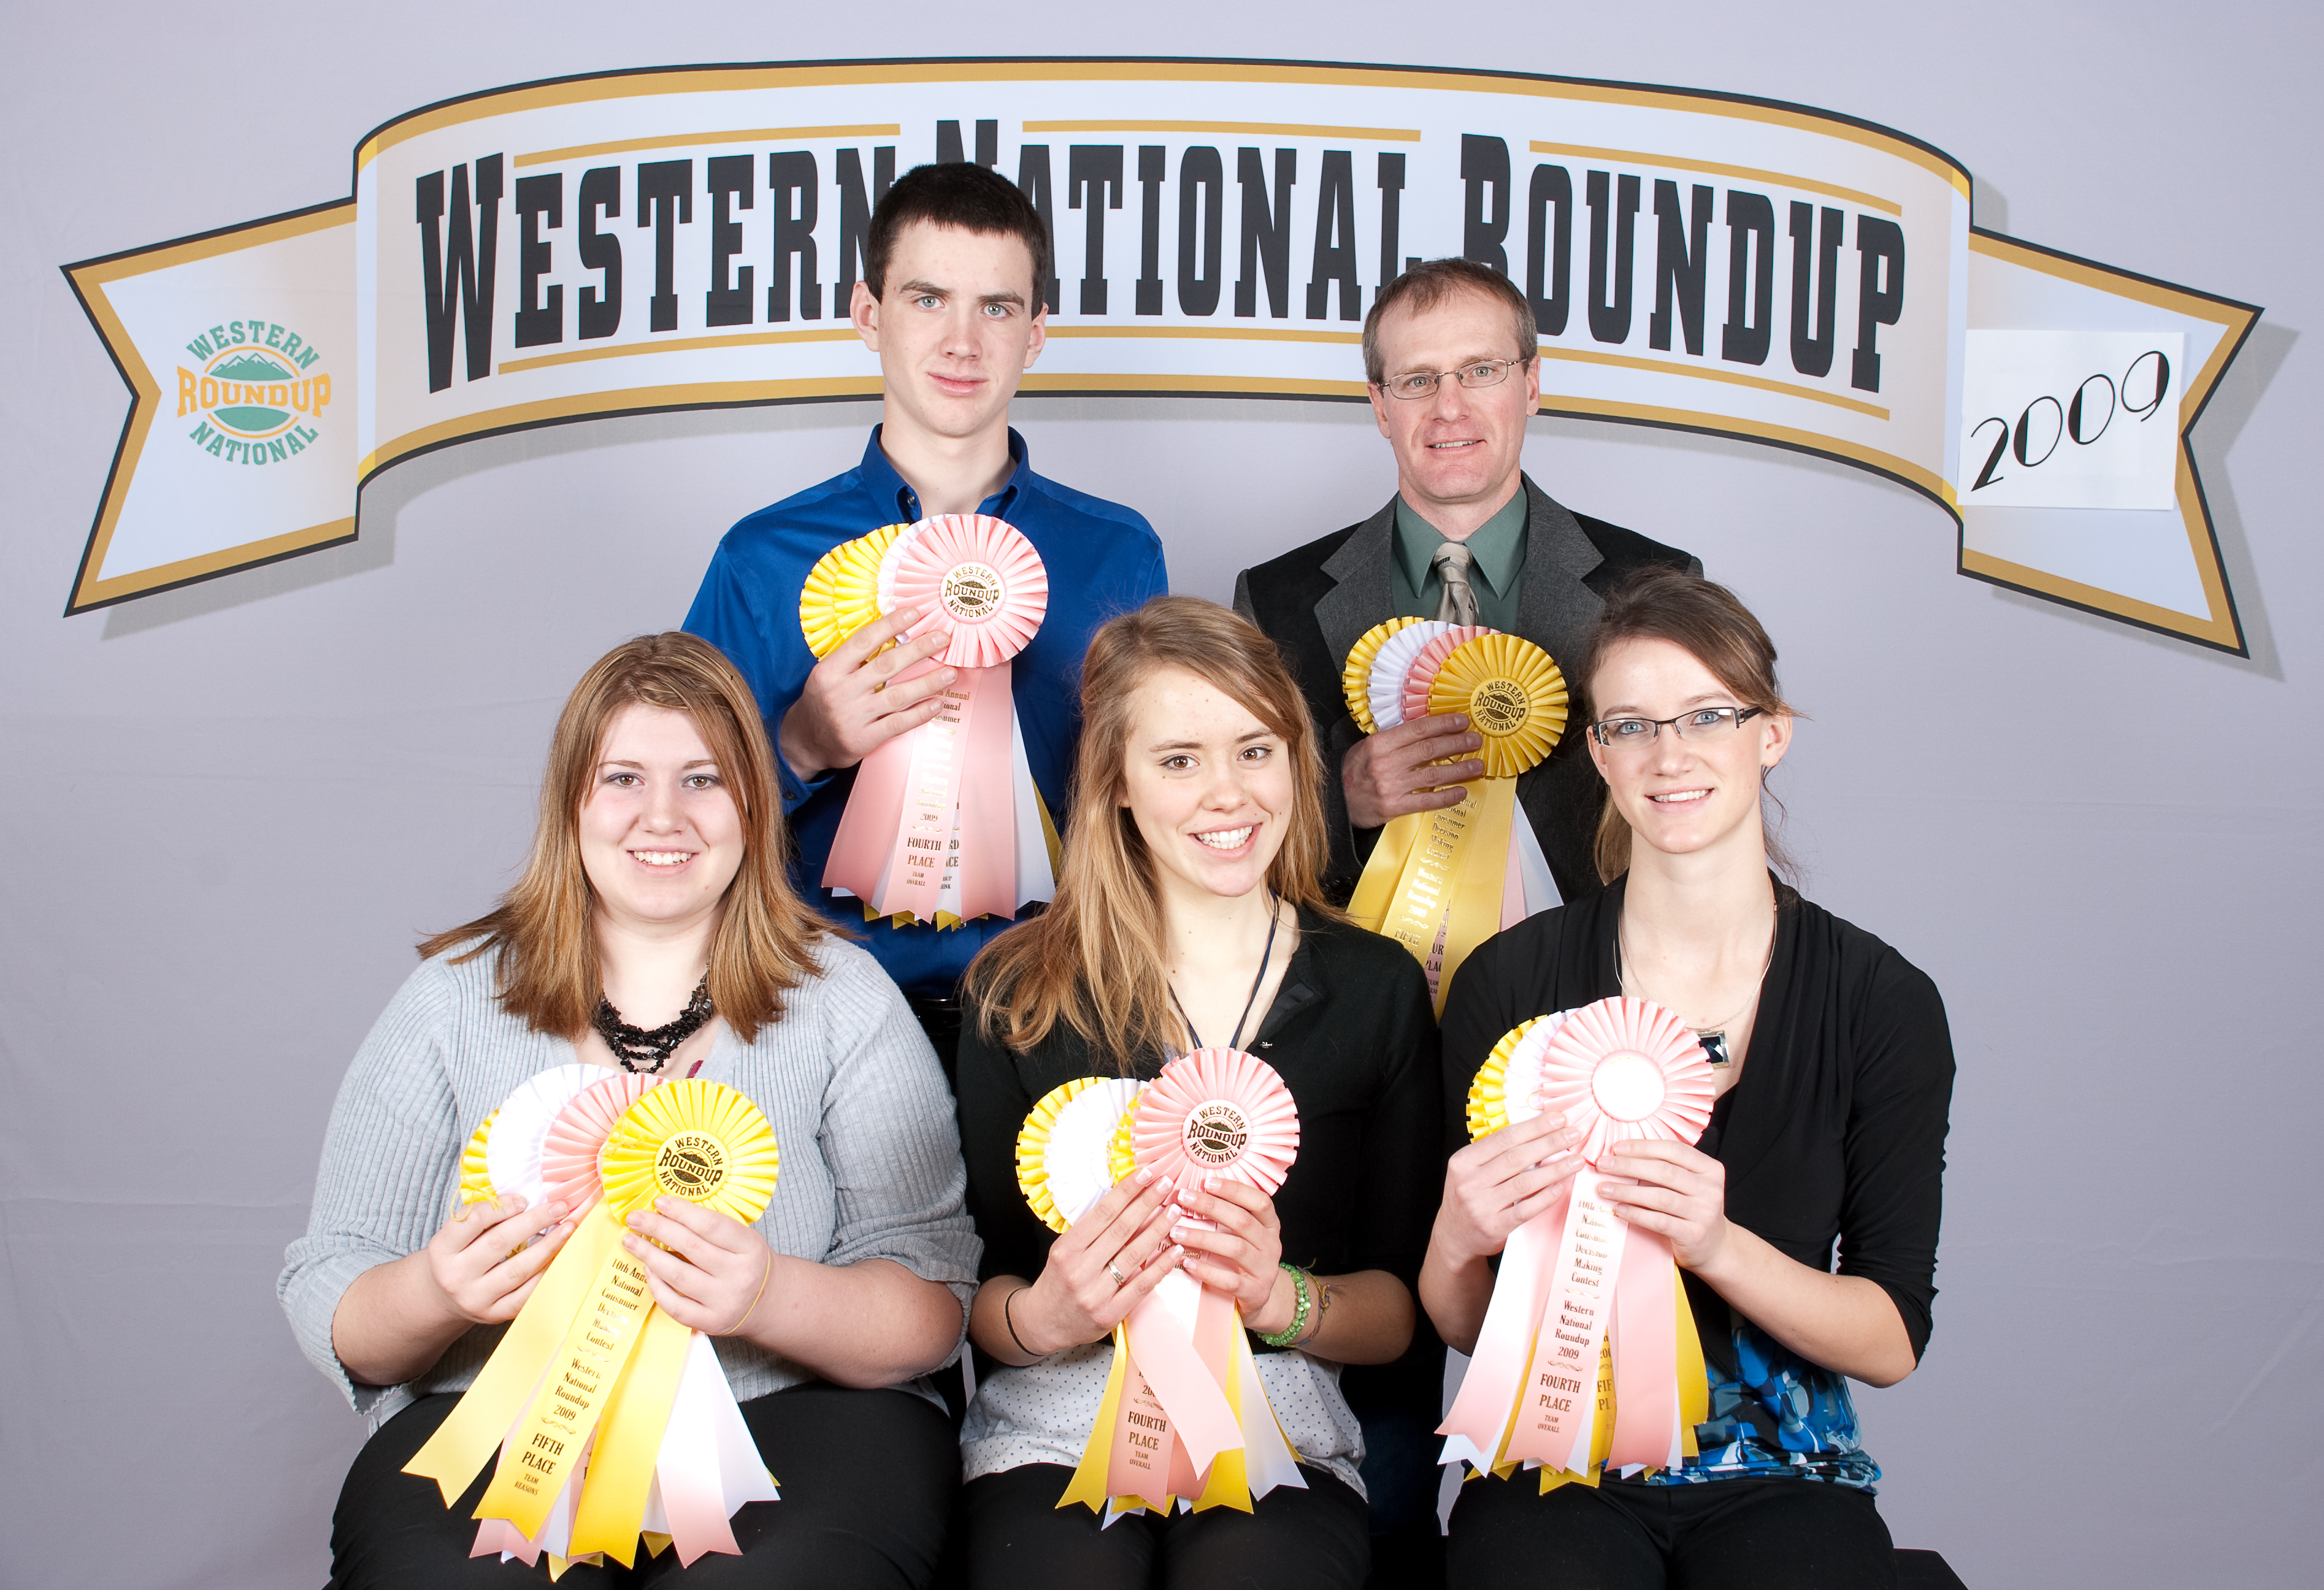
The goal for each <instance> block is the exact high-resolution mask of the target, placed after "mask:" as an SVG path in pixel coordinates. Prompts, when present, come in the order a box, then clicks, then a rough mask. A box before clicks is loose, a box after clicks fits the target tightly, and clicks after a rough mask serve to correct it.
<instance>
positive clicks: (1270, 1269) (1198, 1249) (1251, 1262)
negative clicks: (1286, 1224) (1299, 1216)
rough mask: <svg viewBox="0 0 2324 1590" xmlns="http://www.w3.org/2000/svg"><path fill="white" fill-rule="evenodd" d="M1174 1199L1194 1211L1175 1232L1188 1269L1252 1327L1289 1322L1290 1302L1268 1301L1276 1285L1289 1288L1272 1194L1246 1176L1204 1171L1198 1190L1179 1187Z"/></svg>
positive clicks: (1274, 1327)
mask: <svg viewBox="0 0 2324 1590" xmlns="http://www.w3.org/2000/svg"><path fill="white" fill-rule="evenodd" d="M1178 1204H1179V1206H1180V1207H1181V1208H1183V1209H1185V1211H1186V1213H1187V1214H1188V1215H1190V1216H1194V1218H1192V1219H1190V1220H1186V1221H1183V1222H1181V1223H1180V1225H1179V1226H1178V1229H1177V1231H1176V1233H1174V1234H1175V1235H1176V1237H1177V1239H1178V1241H1179V1242H1180V1243H1183V1244H1185V1248H1186V1250H1187V1253H1186V1258H1185V1270H1186V1273H1187V1274H1189V1275H1191V1276H1193V1277H1194V1279H1195V1280H1199V1281H1201V1282H1202V1283H1203V1285H1204V1286H1206V1287H1208V1288H1210V1289H1211V1290H1213V1291H1214V1292H1223V1293H1225V1294H1226V1295H1227V1296H1229V1297H1231V1298H1232V1299H1234V1300H1235V1306H1236V1307H1237V1308H1240V1309H1241V1310H1242V1317H1243V1324H1244V1325H1245V1326H1246V1327H1249V1328H1250V1329H1252V1330H1256V1331H1262V1332H1272V1331H1278V1330H1281V1329H1282V1328H1283V1327H1285V1326H1286V1325H1288V1324H1290V1323H1291V1317H1292V1313H1293V1305H1292V1304H1291V1303H1289V1302H1286V1304H1285V1305H1284V1307H1282V1308H1269V1307H1268V1305H1269V1304H1270V1303H1272V1302H1273V1301H1274V1300H1275V1295H1276V1291H1277V1288H1278V1287H1280V1288H1281V1290H1283V1291H1284V1292H1285V1293H1286V1295H1287V1294H1289V1293H1290V1291H1291V1285H1290V1278H1289V1277H1288V1276H1286V1275H1285V1274H1284V1272H1283V1266H1282V1259H1283V1223H1282V1221H1280V1220H1279V1219H1277V1217H1276V1214H1275V1200H1274V1199H1273V1198H1270V1197H1268V1196H1267V1195H1266V1194H1265V1193H1263V1192H1261V1191H1260V1190H1259V1188H1255V1187H1253V1186H1251V1185H1250V1183H1249V1182H1247V1181H1240V1180H1238V1179H1235V1178H1233V1177H1229V1176H1204V1177H1203V1179H1202V1183H1201V1188H1200V1190H1197V1189H1196V1188H1191V1187H1189V1188H1182V1189H1181V1190H1180V1192H1179V1194H1178ZM1278 1315H1279V1316H1280V1317H1279V1318H1278V1317H1277V1316H1278Z"/></svg>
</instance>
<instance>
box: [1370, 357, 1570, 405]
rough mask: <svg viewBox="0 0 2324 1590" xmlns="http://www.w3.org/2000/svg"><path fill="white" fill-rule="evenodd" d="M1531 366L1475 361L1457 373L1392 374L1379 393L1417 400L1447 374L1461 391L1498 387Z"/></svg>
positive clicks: (1525, 360)
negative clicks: (1517, 370) (1462, 388)
mask: <svg viewBox="0 0 2324 1590" xmlns="http://www.w3.org/2000/svg"><path fill="white" fill-rule="evenodd" d="M1532 363H1533V360H1532V359H1531V358H1522V359H1478V360H1476V361H1475V362H1474V363H1472V364H1467V365H1462V366H1461V367H1460V368H1459V369H1458V370H1411V371H1407V372H1406V373H1405V374H1402V375H1391V376H1389V377H1388V379H1387V380H1386V381H1383V382H1381V383H1380V390H1381V391H1382V392H1384V393H1388V396H1390V397H1392V398H1404V399H1406V400H1408V401H1409V400H1417V399H1420V398H1425V397H1427V396H1428V395H1430V394H1431V393H1434V391H1435V390H1436V384H1437V383H1438V382H1440V381H1442V380H1443V379H1444V377H1446V376H1447V375H1450V376H1451V377H1452V379H1453V380H1454V381H1455V382H1457V383H1459V384H1461V385H1462V387H1464V388H1470V389H1474V388H1476V387H1480V386H1499V384H1501V383H1502V382H1504V381H1507V380H1508V378H1509V372H1510V371H1511V370H1514V369H1517V368H1519V367H1520V366H1523V365H1530V364H1532Z"/></svg>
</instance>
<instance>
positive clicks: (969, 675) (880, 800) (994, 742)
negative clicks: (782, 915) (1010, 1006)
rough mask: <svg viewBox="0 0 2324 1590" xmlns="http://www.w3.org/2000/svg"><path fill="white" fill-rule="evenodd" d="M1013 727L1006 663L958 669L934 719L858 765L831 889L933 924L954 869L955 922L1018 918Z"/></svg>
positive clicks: (828, 869) (828, 882) (836, 842)
mask: <svg viewBox="0 0 2324 1590" xmlns="http://www.w3.org/2000/svg"><path fill="white" fill-rule="evenodd" d="M920 671H925V670H924V669H923V670H915V673H917V672H920ZM911 677H915V674H906V675H900V676H899V678H911ZM1015 723H1016V701H1015V698H1014V694H1013V690H1012V675H1011V672H1010V664H1008V663H1007V662H1002V663H1000V664H998V665H997V666H995V667H991V668H964V669H962V670H959V673H958V676H957V678H956V679H955V680H954V684H953V686H952V688H951V689H949V690H947V691H945V701H944V705H943V707H940V708H939V710H938V711H937V714H936V717H935V718H934V719H932V720H931V721H929V722H927V723H926V724H923V725H921V726H919V727H918V728H916V729H911V730H908V731H907V732H905V733H903V734H900V735H897V736H896V737H895V738H894V739H891V740H889V741H887V742H885V743H884V744H881V745H878V746H876V747H874V748H873V750H872V751H871V753H870V754H869V755H867V756H865V757H864V758H863V761H862V763H861V764H860V765H859V766H858V768H857V770H856V774H855V788H854V790H853V791H852V792H851V793H850V794H849V795H848V798H847V807H846V809H845V810H844V811H843V812H841V813H840V817H839V830H838V832H837V834H836V835H835V836H834V837H833V839H832V845H831V858H830V860H829V861H828V862H827V863H826V864H825V867H824V872H823V882H824V885H825V887H826V888H838V889H845V890H847V891H848V892H850V893H852V894H854V895H855V896H857V897H858V898H859V899H861V900H862V901H864V902H865V903H866V904H868V905H870V906H871V909H872V910H873V911H877V912H879V913H880V914H881V915H882V916H890V915H893V914H895V913H897V912H899V911H909V912H911V913H912V915H913V916H915V917H917V918H918V919H919V920H922V921H934V920H936V912H937V910H938V909H939V904H940V897H941V896H942V894H943V892H944V884H945V874H946V872H947V871H956V872H957V874H958V880H957V882H958V884H959V894H958V910H957V911H954V915H956V916H958V917H960V918H961V919H962V920H964V921H965V920H969V919H970V918H973V917H978V916H983V915H986V914H988V913H989V914H991V915H994V916H1001V917H1011V916H1014V915H1016V914H1017V905H1018V901H1017V898H1016V894H1017V824H1016V781H1015V778H1014V774H1013V768H1012V765H1011V761H1012V756H1013V745H1014V738H1013V734H1012V731H1013V727H1014V725H1015ZM955 825H957V827H956V829H955ZM955 839H957V841H958V843H957V847H955V845H954V841H955ZM955 863H956V864H957V865H956V866H955V865H954V864H955ZM945 909H950V908H948V907H947V908H945Z"/></svg>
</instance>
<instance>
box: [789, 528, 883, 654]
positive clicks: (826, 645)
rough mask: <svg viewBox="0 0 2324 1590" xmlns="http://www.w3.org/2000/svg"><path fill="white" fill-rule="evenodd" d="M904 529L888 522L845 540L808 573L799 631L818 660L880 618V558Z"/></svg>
mask: <svg viewBox="0 0 2324 1590" xmlns="http://www.w3.org/2000/svg"><path fill="white" fill-rule="evenodd" d="M905 528H906V527H905V526H903V525H900V524H883V525H881V527H880V528H879V529H877V530H875V531H873V532H871V534H870V535H862V536H857V537H856V538H855V539H854V540H853V541H842V542H840V543H839V545H837V546H835V547H834V548H832V549H831V550H829V551H828V552H825V554H824V555H823V556H822V557H821V558H819V559H816V565H815V567H814V568H813V569H809V570H807V583H806V585H804V586H802V587H800V588H799V629H800V631H801V633H804V634H805V635H806V636H807V650H808V651H810V652H814V653H815V655H816V659H817V660H818V661H820V660H821V659H823V658H825V657H828V656H830V655H831V654H832V653H833V652H836V651H838V650H839V648H840V647H841V646H842V645H844V644H845V643H846V641H847V637H848V636H850V635H852V634H853V633H855V632H856V631H857V630H859V629H862V627H863V626H864V625H865V624H869V623H871V621H872V620H873V619H875V618H877V617H879V616H880V564H881V559H884V558H886V557H887V555H888V549H889V548H890V546H893V545H894V544H895V541H896V538H897V537H898V536H899V535H901V534H903V533H904V531H905ZM894 643H895V642H892V641H891V642H889V644H890V645H893V644H894ZM881 649H882V650H885V649H886V648H884V647H883V648H881Z"/></svg>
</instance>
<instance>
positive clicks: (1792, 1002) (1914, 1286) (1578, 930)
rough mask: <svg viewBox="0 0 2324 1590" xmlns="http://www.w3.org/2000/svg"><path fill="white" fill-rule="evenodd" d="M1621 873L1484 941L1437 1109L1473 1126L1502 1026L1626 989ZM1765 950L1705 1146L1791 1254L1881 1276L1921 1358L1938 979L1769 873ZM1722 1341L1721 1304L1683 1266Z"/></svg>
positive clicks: (1707, 1340) (1450, 1009) (1940, 1108)
mask: <svg viewBox="0 0 2324 1590" xmlns="http://www.w3.org/2000/svg"><path fill="white" fill-rule="evenodd" d="M1627 882H1628V880H1627V879H1624V880H1618V881H1617V882H1616V883H1613V884H1612V885H1611V886H1610V887H1609V888H1608V889H1607V890H1606V891H1605V892H1604V893H1602V894H1600V895H1597V896H1594V897H1593V898H1591V899H1589V900H1586V901H1581V902H1579V903H1577V904H1573V905H1569V906H1565V907H1563V908H1561V909H1559V910H1557V911H1545V912H1543V913H1542V914H1541V915H1539V916H1535V917H1531V918H1528V919H1526V920H1525V921H1523V922H1520V923H1518V924H1517V926H1516V927H1514V928H1511V929H1508V931H1507V932H1505V933H1502V934H1499V936H1497V937H1495V938H1490V939H1488V940H1487V941H1486V942H1485V943H1484V944H1483V945H1481V946H1480V947H1479V948H1478V949H1477V950H1476V952H1475V953H1474V954H1472V955H1471V956H1470V957H1469V958H1468V959H1467V960H1466V961H1465V962H1463V963H1462V967H1461V970H1460V974H1459V975H1458V976H1457V977H1456V978H1455V979H1454V981H1453V985H1452V994H1451V995H1450V997H1448V998H1447V1000H1446V1001H1445V1005H1444V1099H1445V1109H1444V1117H1443V1119H1444V1124H1445V1128H1446V1132H1447V1142H1448V1145H1449V1146H1451V1147H1453V1148H1457V1147H1459V1146H1460V1144H1461V1142H1464V1141H1465V1140H1466V1137H1467V1126H1466V1120H1465V1115H1466V1108H1467V1103H1466V1101H1467V1097H1468V1092H1469V1085H1470V1083H1471V1081H1473V1080H1474V1079H1475V1077H1476V1074H1477V1071H1478V1068H1480V1067H1481V1066H1482V1065H1483V1064H1484V1062H1485V1060H1486V1059H1487V1058H1488V1057H1489V1056H1490V1055H1491V1053H1492V1050H1493V1046H1494V1045H1495V1044H1497V1043H1499V1041H1500V1040H1501V1038H1502V1037H1503V1035H1505V1034H1506V1033H1507V1032H1508V1031H1509V1029H1510V1028H1512V1027H1515V1026H1516V1025H1517V1023H1518V1022H1520V1021H1526V1020H1529V1019H1530V1018H1532V1017H1535V1016H1540V1015H1546V1014H1549V1013H1551V1012H1556V1011H1563V1010H1572V1009H1573V1008H1574V1007H1575V1006H1578V1005H1585V1004H1589V1003H1592V1002H1594V1001H1597V1000H1600V999H1604V998H1607V997H1609V996H1610V995H1613V994H1619V993H1620V992H1621V983H1620V980H1619V978H1618V976H1617V975H1616V973H1615V959H1614V935H1615V929H1616V927H1617V925H1618V923H1619V922H1620V920H1621V913H1622V900H1623V897H1624V894H1625V893H1626V892H1627V891H1626V889H1625V886H1624V885H1625V884H1626V883H1627ZM1776 898H1777V911H1776V926H1775V958H1774V959H1773V960H1772V961H1771V962H1770V963H1769V965H1768V967H1767V975H1766V982H1765V983H1764V984H1763V985H1762V987H1761V991H1760V995H1759V1015H1758V1020H1757V1023H1756V1024H1755V1025H1754V1027H1753V1028H1752V1031H1751V1049H1750V1052H1749V1054H1748V1056H1747V1057H1745V1059H1744V1063H1743V1075H1742V1077H1741V1078H1740V1079H1739V1080H1738V1081H1737V1083H1736V1084H1735V1086H1733V1087H1731V1088H1729V1089H1728V1091H1727V1092H1726V1093H1725V1094H1724V1095H1721V1096H1720V1100H1719V1103H1718V1105H1716V1106H1715V1107H1714V1108H1713V1109H1712V1111H1711V1125H1710V1127H1709V1129H1708V1130H1706V1131H1705V1132H1704V1133H1703V1136H1702V1141H1701V1144H1700V1145H1699V1146H1701V1149H1702V1151H1704V1152H1705V1153H1707V1154H1710V1155H1711V1156H1712V1157H1713V1158H1714V1159H1717V1160H1720V1161H1721V1162H1722V1163H1723V1164H1725V1165H1726V1167H1727V1216H1728V1218H1729V1219H1730V1220H1732V1221H1733V1222H1734V1223H1735V1224H1736V1225H1740V1226H1742V1227H1743V1228H1744V1229H1745V1230H1747V1231H1750V1232H1753V1233H1755V1234H1757V1235H1759V1236H1761V1237H1764V1238H1765V1239H1766V1241H1767V1242H1769V1243H1772V1244H1774V1245H1775V1247H1776V1248H1778V1249H1780V1250H1781V1251H1782V1252H1784V1253H1787V1254H1789V1255H1790V1256H1791V1257H1792V1258H1794V1259H1796V1260H1798V1261H1799V1262H1801V1263H1803V1264H1806V1265H1809V1266H1812V1268H1814V1269H1817V1270H1823V1271H1829V1270H1831V1268H1832V1251H1833V1246H1834V1244H1835V1243H1837V1244H1838V1247H1839V1253H1840V1265H1839V1271H1840V1274H1842V1275H1861V1276H1864V1277H1866V1278H1867V1279H1869V1280H1875V1281H1877V1282H1878V1283H1879V1284H1880V1286H1881V1287H1882V1288H1883V1289H1884V1290H1886V1292H1887V1293H1888V1295H1889V1297H1890V1298H1892V1299H1895V1304H1896V1313H1897V1315H1898V1316H1899V1317H1901V1318H1902V1319H1903V1320H1904V1331H1905V1334H1906V1335H1907V1336H1909V1337H1910V1338H1911V1339H1912V1344H1913V1355H1914V1358H1915V1359H1916V1360H1917V1359H1918V1358H1919V1356H1920V1354H1921V1352H1922V1349H1923V1348H1924V1347H1925V1346H1926V1345H1928V1340H1929V1325H1930V1306H1931V1304H1932V1302H1933V1300H1934V1299H1935V1297H1936V1286H1935V1274H1936V1264H1937V1225H1938V1216H1939V1215H1940V1212H1941V1199H1942V1183H1943V1179H1944V1168H1945V1132H1946V1125H1947V1114H1948V1112H1949V1110H1950V1106H1951V1102H1952V1086H1953V1051H1952V1039H1951V1036H1950V1033H1949V1032H1948V1031H1947V1029H1946V1026H1945V1007H1944V1002H1943V1001H1942V1000H1941V998H1940V997H1939V996H1938V994H1937V989H1936V985H1935V984H1933V983H1932V982H1930V981H1929V979H1928V977H1927V975H1925V974H1924V973H1923V972H1921V971H1920V970H1919V969H1918V968H1917V967H1915V966H1913V965H1912V964H1911V963H1910V962H1908V961H1907V960H1905V959H1904V957H1903V956H1901V955H1899V954H1897V953H1896V952H1895V950H1894V949H1891V948H1889V947H1888V946H1887V945H1886V944H1883V943H1882V942H1881V941H1880V940H1879V939H1877V938H1874V937H1873V936H1872V935H1871V934H1869V933H1867V932H1865V931H1864V930H1863V929H1860V928H1858V927H1855V926H1853V925H1852V924H1850V923H1848V922H1844V921H1842V920H1840V918H1838V917H1836V916H1833V915H1832V914H1831V912H1830V911H1825V910H1824V909H1823V908H1822V907H1821V906H1819V905H1815V904H1813V903H1812V902H1810V901H1805V900H1802V899H1801V898H1800V897H1799V896H1798V894H1796V893H1795V892H1793V891H1792V890H1791V889H1789V888H1788V887H1785V886H1784V885H1782V884H1780V883H1779V884H1778V885H1777V886H1776ZM1687 1293H1688V1296H1689V1298H1690V1299H1691V1300H1692V1303H1693V1306H1694V1313H1695V1320H1696V1325H1697V1328H1698V1330H1699V1332H1700V1334H1701V1337H1702V1342H1703V1346H1704V1348H1705V1350H1706V1352H1708V1353H1711V1354H1713V1355H1714V1356H1716V1355H1717V1354H1718V1353H1719V1350H1720V1345H1721V1344H1723V1343H1724V1342H1725V1341H1726V1340H1727V1339H1728V1336H1729V1315H1728V1310H1727V1307H1726V1305H1725V1304H1724V1303H1723V1302H1721V1301H1720V1299H1719V1298H1718V1297H1717V1295H1716V1294H1715V1293H1713V1292H1712V1291H1711V1289H1710V1288H1709V1287H1707V1286H1704V1285H1703V1284H1702V1283H1701V1281H1699V1280H1695V1278H1694V1277H1692V1276H1691V1275H1690V1276H1688V1277H1687Z"/></svg>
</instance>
